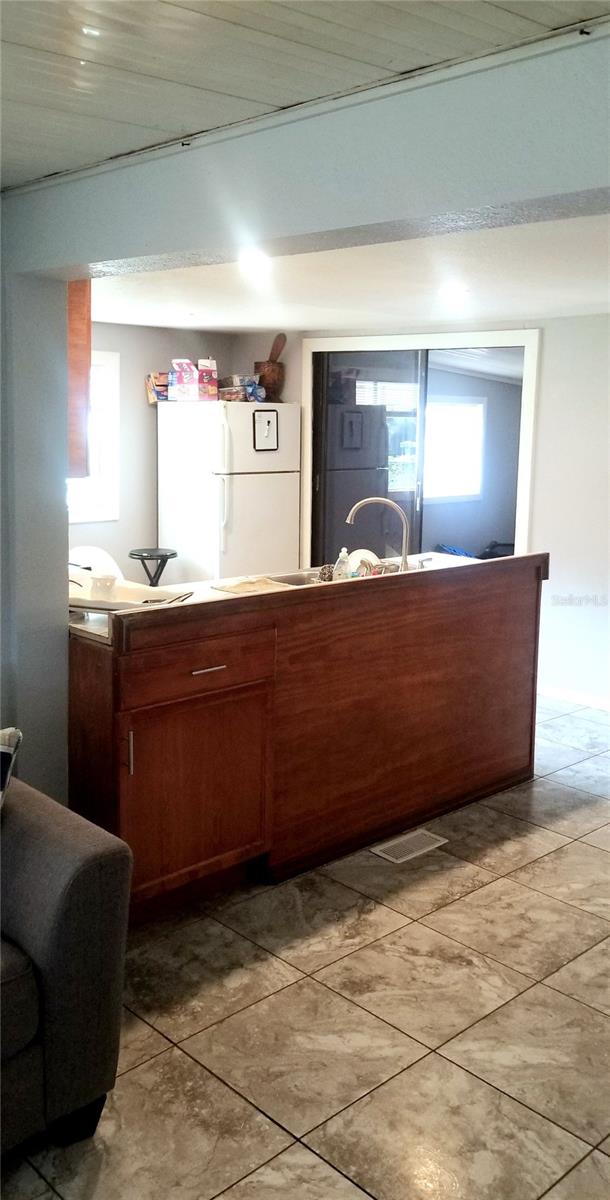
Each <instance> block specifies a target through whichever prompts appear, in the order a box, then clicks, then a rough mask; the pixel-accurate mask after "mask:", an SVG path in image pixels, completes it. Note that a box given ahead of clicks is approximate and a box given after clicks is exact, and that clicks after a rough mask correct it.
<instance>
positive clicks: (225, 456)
mask: <svg viewBox="0 0 610 1200" xmlns="http://www.w3.org/2000/svg"><path fill="white" fill-rule="evenodd" d="M221 428H222V454H221V461H222V467H221V471H222V474H223V475H228V474H229V472H230V470H231V467H230V465H229V453H230V449H231V430H230V428H229V422H228V420H227V416H226V413H224V412H223V414H222V426H221Z"/></svg>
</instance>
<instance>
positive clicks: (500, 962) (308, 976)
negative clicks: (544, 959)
mask: <svg viewBox="0 0 610 1200" xmlns="http://www.w3.org/2000/svg"><path fill="white" fill-rule="evenodd" d="M551 853H554V851H552V852H551ZM542 857H544V856H542ZM458 861H463V860H458ZM503 878H506V876H498V877H497V878H496V879H494V880H492V881H491V882H492V883H495V882H497V879H503ZM510 882H512V883H515V882H517V881H516V880H510ZM344 886H346V887H349V885H344ZM489 886H491V884H490V883H489V882H487V883H484V884H481V885H479V886H477V887H476V888H474V889H472V891H471V892H469V893H466V896H462V897H459V898H458V899H457V900H454V901H450V903H449V905H441V906H440V908H438V909H433V910H432V911H431V912H430V913H426V914H423V915H422V917H418V918H410V917H409V918H407V917H405V914H404V913H398V911H397V910H396V909H391V910H390V911H392V912H396V913H397V915H399V916H403V917H405V922H404V924H403V925H401V926H399V927H398V928H397V929H395V930H390V931H389V932H388V933H384V934H380V935H379V937H377V938H373V939H372V940H371V941H370V942H366V943H364V945H362V946H358V947H356V948H355V949H353V950H350V951H348V952H347V954H341V955H339V957H338V958H336V959H332V960H331V961H330V962H328V963H324V964H323V965H322V966H320V967H315V968H314V969H313V970H311V971H302V969H301V968H299V967H295V966H294V964H293V963H290V962H289V961H288V960H287V959H283V958H280V956H279V955H277V954H274V953H273V952H272V951H269V950H267V948H266V947H264V946H260V944H259V943H258V942H254V940H253V939H251V938H249V937H247V936H245V935H242V934H238V936H244V937H245V940H246V941H251V942H252V944H253V945H255V946H257V948H259V949H262V950H264V951H265V952H266V953H268V954H270V955H271V957H275V958H278V959H279V961H281V962H283V963H285V965H287V966H290V967H291V968H292V969H294V970H300V971H301V977H300V978H299V979H295V980H291V981H290V983H288V984H284V985H283V986H282V987H280V988H277V989H275V990H274V991H273V992H269V993H268V994H267V996H259V997H257V999H256V1000H253V1001H251V1002H250V1003H249V1004H245V1005H243V1006H242V1007H241V1008H239V1009H236V1010H235V1012H233V1013H228V1014H227V1015H226V1016H224V1017H220V1018H219V1019H218V1021H214V1022H212V1024H211V1025H207V1026H203V1027H202V1028H201V1029H198V1030H195V1031H194V1032H193V1033H189V1034H187V1035H186V1036H185V1037H184V1038H180V1039H174V1038H172V1037H170V1036H169V1035H167V1034H165V1033H163V1031H162V1030H160V1029H159V1028H158V1027H157V1026H156V1025H154V1024H152V1022H151V1021H150V1020H148V1019H147V1018H146V1017H143V1016H142V1015H141V1014H140V1013H139V1012H138V1011H137V1010H136V1009H134V1008H131V1007H130V1005H129V1004H124V1007H125V1008H127V1009H128V1011H129V1012H131V1013H132V1014H133V1015H134V1016H136V1017H138V1018H139V1019H140V1020H143V1021H144V1022H145V1024H147V1025H148V1026H149V1027H150V1028H151V1029H152V1030H154V1032H156V1033H158V1034H159V1035H160V1036H161V1037H164V1038H166V1040H167V1041H168V1043H169V1044H170V1045H180V1044H181V1043H182V1042H184V1041H186V1040H188V1038H189V1037H195V1036H197V1034H199V1033H204V1032H205V1031H206V1029H212V1028H215V1027H216V1026H217V1025H220V1024H222V1023H224V1021H226V1020H228V1019H229V1018H230V1017H231V1016H236V1015H237V1014H238V1013H240V1012H245V1011H247V1009H248V1008H252V1007H253V1006H254V1005H255V1004H258V1003H259V1002H260V1001H262V1000H265V999H270V998H271V996H274V995H278V994H279V993H280V992H282V991H285V990H286V989H287V988H288V987H292V986H294V984H295V983H300V982H302V980H303V979H304V978H305V979H311V980H313V981H314V982H316V983H324V981H323V980H320V979H317V978H316V976H317V974H318V973H319V972H320V971H323V970H325V969H326V968H327V967H332V966H335V965H336V964H337V963H339V962H342V961H343V960H344V959H346V958H351V957H352V956H353V955H354V954H358V953H359V952H360V951H361V950H366V949H368V948H369V947H371V946H374V945H376V944H378V943H380V942H383V941H384V940H385V939H386V938H389V937H391V936H392V934H393V933H399V932H400V931H401V930H402V929H407V928H408V926H409V925H410V924H419V925H420V926H421V927H422V928H424V929H431V930H432V932H433V933H438V934H440V935H441V936H443V937H447V938H448V939H449V940H450V941H452V942H455V944H456V945H459V946H461V947H463V948H465V949H468V950H470V951H471V952H472V953H475V954H479V955H480V956H481V957H482V958H487V959H489V960H490V961H491V962H496V963H498V965H499V966H503V967H507V968H508V969H509V970H513V971H515V973H516V974H519V975H522V976H523V978H525V979H529V980H531V982H532V984H536V983H541V982H543V979H545V978H548V976H549V975H553V974H555V973H556V971H559V970H560V969H562V968H563V967H564V966H568V965H569V964H570V963H571V962H573V961H574V959H568V960H567V961H566V962H565V963H561V964H560V966H559V967H556V968H554V969H553V970H552V971H550V972H548V975H547V976H543V979H538V978H537V977H536V976H533V975H530V974H529V973H528V972H527V971H523V970H520V969H519V968H517V967H514V966H512V965H511V964H509V963H506V962H504V961H503V960H502V959H500V958H498V957H497V956H496V955H495V954H492V953H489V952H483V951H481V950H478V949H477V948H476V947H474V946H470V945H469V944H468V943H466V942H463V941H461V940H460V939H459V938H458V937H455V936H454V935H452V934H448V933H445V932H444V931H443V930H437V929H434V927H433V926H431V925H426V924H425V923H424V921H425V918H426V917H430V916H433V915H434V914H435V913H438V912H441V911H442V910H443V908H448V907H450V905H451V904H457V903H459V901H460V900H462V899H465V898H466V897H467V896H468V895H472V894H473V893H474V892H475V891H481V890H482V889H483V888H484V887H489ZM521 886H524V887H526V888H527V890H528V891H533V892H535V893H536V894H538V895H544V896H545V897H546V898H547V899H548V898H549V897H548V896H546V893H543V892H539V891H538V890H537V889H535V888H532V887H529V886H528V885H527V884H521ZM349 890H354V891H355V889H349ZM356 894H358V895H360V893H356ZM372 899H373V900H374V898H372ZM550 899H555V897H550ZM379 903H380V907H386V908H387V907H389V906H388V905H384V904H383V903H382V902H379ZM558 903H562V904H563V903H566V902H565V901H558ZM568 907H570V908H572V909H574V911H576V912H580V913H582V912H583V911H584V910H582V909H577V908H575V906H573V905H568ZM586 915H594V914H586ZM602 919H604V918H602ZM219 923H220V922H219ZM226 928H228V929H230V930H231V932H233V933H235V932H237V931H235V930H233V929H231V926H226ZM608 935H610V923H609V930H608V934H605V933H604V934H602V935H601V937H600V938H599V941H597V942H594V943H592V945H591V946H587V947H586V948H585V950H581V951H579V952H578V954H577V955H575V958H579V957H581V955H582V954H585V953H586V952H587V950H590V949H593V947H594V946H595V945H599V944H600V942H602V941H604V940H605V938H606V936H608ZM325 986H326V985H325ZM329 990H330V991H331V992H334V993H335V994H336V995H342V993H340V992H337V991H336V989H333V988H329ZM527 990H529V989H527V988H526V989H524V991H527ZM553 990H554V991H558V990H559V989H553ZM518 994H519V993H518ZM562 994H563V993H562ZM344 999H350V998H348V997H344ZM352 1003H354V1004H356V1006H357V1007H359V1008H361V1009H362V1011H364V1012H367V1013H369V1015H373V1016H375V1015H376V1014H371V1013H370V1010H369V1009H366V1008H363V1006H362V1005H358V1004H357V1002H356V1001H352ZM583 1003H586V1002H583ZM587 1007H589V1008H592V1006H591V1005H587ZM492 1011H493V1010H492ZM593 1011H596V1012H599V1011H600V1010H598V1009H594V1010H593ZM378 1019H379V1020H383V1018H378ZM385 1023H386V1024H388V1025H389V1026H390V1027H391V1028H397V1027H396V1026H393V1025H392V1023H391V1022H388V1021H386V1022H385ZM398 1032H401V1033H404V1030H398ZM406 1036H412V1035H409V1034H408V1035H406ZM413 1040H415V1041H417V1040H418V1039H417V1038H415V1039H413ZM159 1053H164V1051H160V1052H159ZM154 1057H157V1055H152V1056H151V1059H147V1060H145V1061H151V1060H152V1058H154ZM133 1069H134V1068H128V1069H127V1070H128V1071H129V1070H133ZM121 1074H127V1071H125V1072H121Z"/></svg>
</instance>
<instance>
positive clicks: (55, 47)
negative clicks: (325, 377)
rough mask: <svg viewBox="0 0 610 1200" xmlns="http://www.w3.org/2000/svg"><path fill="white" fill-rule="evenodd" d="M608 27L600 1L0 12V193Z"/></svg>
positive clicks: (85, 0)
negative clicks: (580, 29) (600, 24)
mask: <svg viewBox="0 0 610 1200" xmlns="http://www.w3.org/2000/svg"><path fill="white" fill-rule="evenodd" d="M609 14H610V0H598V2H589V0H583V2H578V3H577V2H575V0H525V2H523V0H522V2H521V3H519V2H518V0H501V2H500V3H491V2H488V0H393V2H385V0H294V2H293V0H243V2H241V3H239V2H237V0H74V2H73V0H3V2H2V52H3V62H2V67H3V70H2V160H3V161H2V182H3V186H4V187H10V186H15V185H18V184H21V183H26V182H29V181H32V180H35V179H39V178H42V177H44V176H46V175H50V174H55V173H57V172H64V171H71V170H77V169H79V168H81V167H85V166H88V165H91V164H94V163H98V162H102V161H104V160H106V159H109V158H113V157H115V156H117V155H124V154H129V153H131V152H134V151H136V150H141V149H144V148H146V147H150V146H155V145H160V144H163V143H165V142H168V141H172V140H175V139H179V138H181V137H185V136H188V135H189V134H194V133H198V132H203V131H209V130H212V129H218V128H222V127H226V126H229V125H232V124H234V123H236V122H241V121H244V120H248V119H252V118H256V117H259V116H262V115H264V114H268V113H273V112H276V111H278V110H280V109H285V108H289V107H291V106H293V105H297V104H303V103H306V102H308V101H312V100H319V99H322V98H325V97H332V96H337V95H345V94H348V93H350V92H352V91H354V90H357V89H359V88H363V87H370V86H374V85H377V84H381V83H384V82H388V81H390V80H393V79H395V78H396V77H397V76H404V75H408V74H409V73H411V72H414V71H418V70H423V69H426V68H428V69H429V68H433V67H435V66H441V65H446V64H447V63H451V62H459V61H465V60H468V59H473V58H478V57H480V56H482V55H486V54H490V53H493V52H495V51H499V50H503V49H507V48H509V47H512V46H516V45H520V44H523V43H525V42H530V41H535V40H538V39H540V38H544V37H547V36H548V35H549V34H550V33H552V32H554V31H557V30H558V29H563V28H565V27H569V26H571V25H573V24H579V23H582V22H586V21H594V20H596V19H598V18H600V17H606V16H608V15H609Z"/></svg>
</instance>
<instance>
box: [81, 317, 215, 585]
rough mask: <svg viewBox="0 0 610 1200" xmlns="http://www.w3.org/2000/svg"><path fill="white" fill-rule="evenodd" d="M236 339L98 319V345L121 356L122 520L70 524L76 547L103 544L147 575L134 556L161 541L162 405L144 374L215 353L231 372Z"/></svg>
mask: <svg viewBox="0 0 610 1200" xmlns="http://www.w3.org/2000/svg"><path fill="white" fill-rule="evenodd" d="M231 345H232V338H231V337H230V335H228V334H223V333H212V334H208V333H200V332H197V331H193V330H183V329H157V328H154V329H153V328H149V327H147V326H142V325H107V324H101V323H94V325H93V348H94V349H95V350H114V351H117V352H118V353H119V354H120V356H121V360H120V371H121V396H120V422H121V432H120V448H121V449H120V453H121V464H120V489H121V492H120V511H119V519H118V521H96V522H94V523H92V524H84V523H80V524H78V525H70V527H69V539H70V546H71V547H73V546H101V547H102V548H103V549H104V550H108V552H109V553H110V554H111V555H112V557H113V558H114V559H116V561H117V562H118V564H119V566H120V568H121V570H122V571H123V574H124V575H126V576H127V578H128V579H137V580H142V581H143V580H144V575H143V571H142V567H141V565H140V564H139V563H138V562H134V561H133V559H130V558H129V557H128V554H129V551H130V550H133V549H134V548H135V547H137V546H156V545H157V410H156V408H155V407H154V406H151V405H149V404H148V403H147V400H146V393H145V388H144V376H145V375H146V374H148V372H149V371H165V370H167V369H168V367H169V365H170V361H171V359H172V358H190V359H193V360H195V361H197V358H205V357H212V358H216V359H217V361H218V367H219V370H220V371H221V372H222V373H225V372H229V371H230V370H231V367H230V365H229V363H230V359H231Z"/></svg>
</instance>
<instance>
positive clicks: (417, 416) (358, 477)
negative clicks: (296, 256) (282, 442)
mask: <svg viewBox="0 0 610 1200" xmlns="http://www.w3.org/2000/svg"><path fill="white" fill-rule="evenodd" d="M426 357H427V356H426V352H425V351H409V350H383V351H370V350H359V351H349V352H345V351H341V352H337V353H331V354H320V353H318V354H314V356H313V480H312V484H313V487H312V496H313V505H312V559H311V561H312V565H313V566H321V565H322V564H323V563H334V562H335V560H336V558H337V555H338V554H339V551H340V550H341V547H342V546H347V548H348V550H357V549H359V548H364V549H367V550H373V551H374V552H375V554H377V555H378V556H379V558H389V557H393V556H395V555H398V554H400V549H401V541H402V524H401V521H400V519H399V517H398V516H397V515H396V513H393V512H392V511H391V509H389V508H387V507H386V506H385V505H381V504H379V505H373V504H371V505H369V506H367V507H366V508H364V509H362V510H361V511H360V512H359V513H358V515H357V516H356V519H355V522H354V524H353V525H347V524H346V523H345V518H346V517H347V514H348V513H349V511H350V509H351V508H352V506H353V505H354V504H355V503H356V502H357V501H358V500H364V499H365V498H368V497H372V496H380V497H383V498H385V499H390V500H394V501H395V502H396V503H397V504H398V505H399V506H400V507H401V508H402V509H403V510H404V512H405V514H406V516H407V519H408V521H409V534H410V535H409V553H411V554H415V553H417V552H418V551H419V549H420V544H421V508H422V505H421V500H422V470H423V461H422V453H423V419H424V406H425V386H426Z"/></svg>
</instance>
